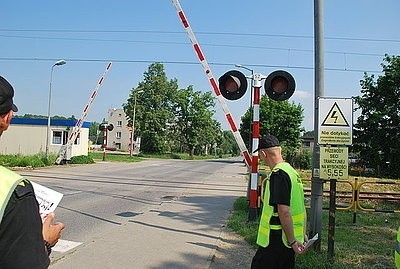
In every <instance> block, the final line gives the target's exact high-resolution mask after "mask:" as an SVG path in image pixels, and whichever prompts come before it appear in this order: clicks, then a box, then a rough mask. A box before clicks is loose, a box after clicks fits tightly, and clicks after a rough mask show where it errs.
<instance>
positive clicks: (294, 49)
mask: <svg viewBox="0 0 400 269" xmlns="http://www.w3.org/2000/svg"><path fill="white" fill-rule="evenodd" d="M0 37H5V38H23V39H37V40H66V41H93V42H122V43H143V44H170V45H188V44H189V43H188V42H174V41H151V40H126V39H98V38H70V37H38V36H18V35H0ZM203 45H204V46H212V47H226V48H245V49H263V50H280V51H288V52H291V51H296V52H314V51H313V50H311V49H296V48H277V47H264V46H249V45H231V44H212V43H203ZM325 53H332V54H344V55H358V56H374V57H383V56H384V55H382V54H377V53H359V52H341V51H326V52H325Z"/></svg>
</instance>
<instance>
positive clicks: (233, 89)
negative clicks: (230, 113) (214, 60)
mask: <svg viewBox="0 0 400 269" xmlns="http://www.w3.org/2000/svg"><path fill="white" fill-rule="evenodd" d="M218 82H219V90H220V91H221V95H222V96H223V97H225V99H228V100H237V99H240V98H241V97H242V96H243V95H244V94H245V93H246V90H247V79H246V77H245V75H243V73H241V72H239V71H237V70H231V71H228V72H226V73H225V74H224V75H222V76H221V77H220V78H219V79H218Z"/></svg>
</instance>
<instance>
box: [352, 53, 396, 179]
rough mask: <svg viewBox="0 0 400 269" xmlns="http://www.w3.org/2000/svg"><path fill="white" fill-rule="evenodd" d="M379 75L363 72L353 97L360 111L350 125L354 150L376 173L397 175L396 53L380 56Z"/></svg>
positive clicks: (389, 175)
mask: <svg viewBox="0 0 400 269" xmlns="http://www.w3.org/2000/svg"><path fill="white" fill-rule="evenodd" d="M381 65H382V69H383V70H382V71H383V75H382V76H379V77H378V78H377V79H376V80H375V77H374V75H368V74H366V73H365V74H364V79H363V80H361V81H360V85H361V87H362V90H361V96H356V97H354V101H355V103H356V105H357V106H358V107H357V108H356V110H361V115H360V116H359V117H358V119H357V123H356V124H355V125H354V146H353V148H354V151H356V152H359V156H360V158H361V159H362V160H364V161H366V162H367V164H368V166H370V167H372V168H375V169H376V172H377V173H378V175H379V176H388V177H395V178H399V177H400V166H399V163H400V143H399V141H398V139H399V137H400V98H399V96H400V56H388V55H386V56H385V58H384V62H383V63H382V64H381Z"/></svg>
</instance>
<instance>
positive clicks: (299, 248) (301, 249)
mask: <svg viewBox="0 0 400 269" xmlns="http://www.w3.org/2000/svg"><path fill="white" fill-rule="evenodd" d="M292 249H293V251H294V252H295V253H296V254H304V253H306V252H307V248H306V247H305V246H304V244H302V243H300V242H297V241H296V242H295V243H294V244H293V245H292Z"/></svg>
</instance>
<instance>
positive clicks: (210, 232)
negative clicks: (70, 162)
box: [21, 159, 246, 269]
mask: <svg viewBox="0 0 400 269" xmlns="http://www.w3.org/2000/svg"><path fill="white" fill-rule="evenodd" d="M245 172H246V169H245V167H244V166H243V164H242V163H241V162H240V161H232V160H216V161H181V160H155V159H152V160H146V161H143V162H140V163H107V162H102V163H97V164H94V165H84V166H75V167H67V166H59V167H54V168H51V169H40V170H34V171H24V172H21V174H24V175H26V176H27V177H28V178H29V179H31V180H32V181H34V182H37V183H40V184H42V185H45V186H47V187H49V188H52V189H54V190H56V191H59V192H61V193H63V194H64V197H63V199H62V201H61V203H60V205H59V207H58V208H57V210H56V216H57V219H59V220H61V221H63V222H64V223H65V224H66V225H67V229H66V231H65V233H64V234H63V240H64V241H62V242H60V244H58V245H57V246H56V248H55V250H56V251H54V252H53V254H52V265H51V266H50V268H52V269H63V268H68V269H70V268H74V269H78V268H139V269H141V268H144V269H147V268H149V269H153V268H177V269H180V268H182V269H183V268H208V267H209V265H210V260H211V257H212V256H213V255H214V253H215V248H216V246H217V244H218V240H219V239H220V233H221V228H222V226H223V225H224V224H225V222H226V219H227V217H228V214H229V211H230V209H231V208H232V204H233V202H234V200H235V199H236V198H237V197H239V196H243V195H245V190H246V181H245V177H244V175H245Z"/></svg>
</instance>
